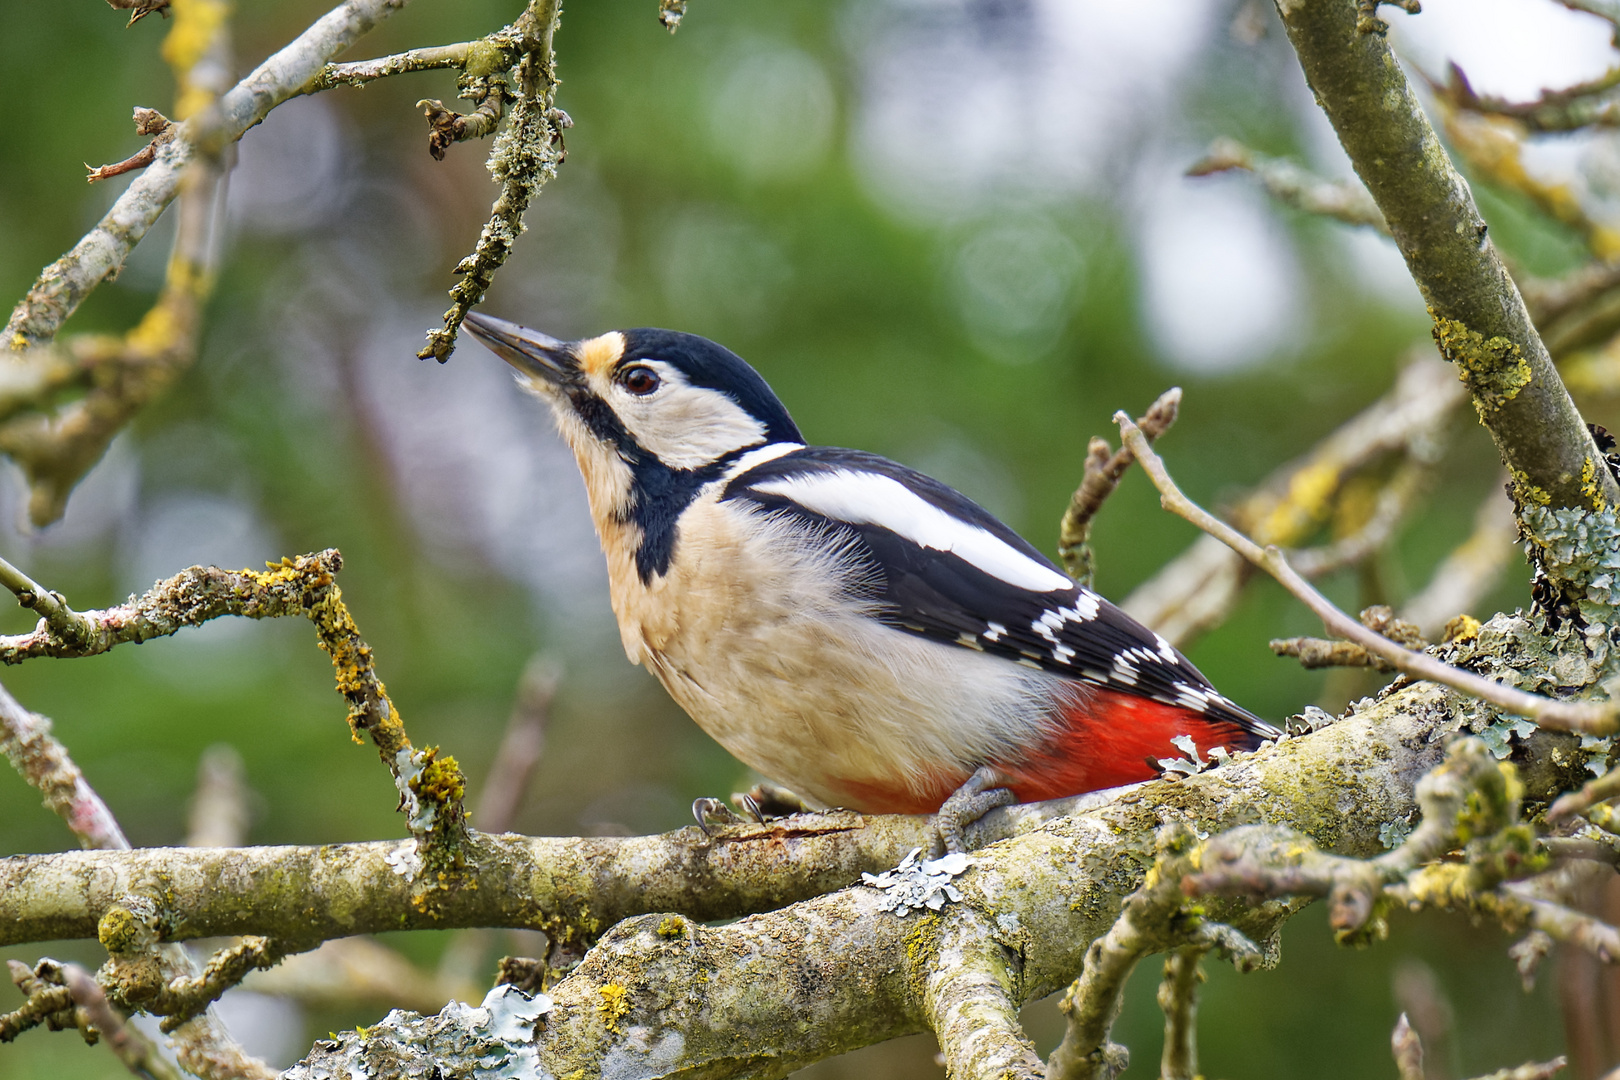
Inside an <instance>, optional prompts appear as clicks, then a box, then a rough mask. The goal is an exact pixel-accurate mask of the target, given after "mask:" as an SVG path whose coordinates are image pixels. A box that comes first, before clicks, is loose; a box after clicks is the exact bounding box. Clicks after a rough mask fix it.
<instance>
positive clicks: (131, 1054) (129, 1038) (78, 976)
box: [62, 964, 181, 1080]
mask: <svg viewBox="0 0 1620 1080" xmlns="http://www.w3.org/2000/svg"><path fill="white" fill-rule="evenodd" d="M62 981H63V982H64V983H65V984H66V986H67V988H68V993H70V994H71V995H72V996H73V1006H74V1010H75V1012H76V1013H77V1014H78V1016H80V1017H82V1018H83V1022H84V1026H86V1027H88V1028H90V1029H91V1030H92V1031H93V1032H94V1033H95V1034H96V1035H97V1036H99V1038H100V1039H101V1040H104V1041H105V1042H106V1043H107V1048H108V1049H109V1050H111V1051H112V1052H113V1055H114V1056H116V1057H117V1058H118V1060H119V1061H121V1062H123V1064H124V1068H126V1069H128V1070H129V1071H130V1072H132V1073H134V1074H135V1075H136V1076H139V1077H143V1078H146V1080H181V1076H180V1071H179V1070H178V1069H176V1068H175V1067H174V1066H173V1065H171V1064H169V1060H168V1058H166V1057H164V1056H163V1055H162V1053H160V1052H159V1051H158V1048H157V1046H156V1045H154V1044H153V1043H152V1041H151V1040H150V1039H148V1038H147V1037H146V1036H145V1035H143V1034H141V1033H140V1032H139V1031H137V1030H136V1029H135V1028H133V1027H130V1026H129V1025H128V1024H126V1023H125V1022H124V1018H123V1017H122V1016H120V1015H118V1012H117V1010H116V1009H114V1008H113V1007H112V1003H111V1002H109V1001H108V1000H107V994H106V992H105V991H103V990H102V988H101V984H100V983H98V982H97V981H96V980H95V976H93V975H91V974H90V973H89V972H88V971H86V970H84V969H83V968H81V967H79V965H77V964H63V965H62Z"/></svg>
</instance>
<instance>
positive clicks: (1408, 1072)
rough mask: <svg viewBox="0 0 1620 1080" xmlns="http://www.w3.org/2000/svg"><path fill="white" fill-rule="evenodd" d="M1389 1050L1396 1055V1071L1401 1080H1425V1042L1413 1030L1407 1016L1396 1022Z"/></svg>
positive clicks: (1403, 1015) (1403, 1014)
mask: <svg viewBox="0 0 1620 1080" xmlns="http://www.w3.org/2000/svg"><path fill="white" fill-rule="evenodd" d="M1389 1048H1390V1051H1391V1052H1392V1053H1393V1054H1394V1055H1395V1071H1396V1072H1398V1073H1399V1074H1400V1077H1401V1080H1424V1076H1423V1040H1422V1039H1420V1038H1418V1033H1417V1032H1415V1031H1413V1030H1412V1025H1411V1024H1410V1023H1409V1022H1408V1021H1407V1019H1406V1014H1405V1013H1401V1018H1400V1019H1399V1020H1397V1021H1395V1030H1394V1031H1393V1032H1391V1033H1390V1036H1389Z"/></svg>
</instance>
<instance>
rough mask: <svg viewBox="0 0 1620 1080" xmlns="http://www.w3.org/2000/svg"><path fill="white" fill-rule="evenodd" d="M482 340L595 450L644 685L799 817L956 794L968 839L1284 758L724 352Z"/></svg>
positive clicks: (644, 336) (1170, 662)
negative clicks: (1177, 775)
mask: <svg viewBox="0 0 1620 1080" xmlns="http://www.w3.org/2000/svg"><path fill="white" fill-rule="evenodd" d="M466 327H467V329H468V330H470V331H471V332H472V333H473V334H474V335H475V336H476V337H477V338H478V339H479V340H480V341H482V342H484V344H486V345H487V346H488V347H489V348H490V349H491V350H492V351H494V352H495V353H496V355H498V356H500V357H501V358H502V359H503V360H505V361H506V362H507V363H509V364H511V365H512V366H513V367H514V368H515V369H517V371H518V373H519V379H520V381H521V382H523V383H524V384H526V386H527V387H528V388H529V389H531V390H532V391H533V392H535V393H536V394H537V395H538V396H539V397H541V398H542V399H543V400H545V401H546V402H547V403H548V404H549V405H550V406H551V411H552V413H553V415H554V416H555V418H556V421H557V425H558V427H559V428H560V429H561V431H562V434H563V437H564V438H565V439H566V440H567V442H568V444H569V446H570V447H571V448H572V449H573V451H574V455H575V457H576V458H577V460H578V462H579V468H580V472H581V473H583V474H584V478H585V487H586V492H587V494H588V496H589V500H590V508H591V516H592V518H593V519H594V521H595V524H596V530H597V533H598V535H599V536H600V538H601V541H602V550H603V552H604V553H605V554H606V556H607V564H608V579H609V582H610V586H611V592H612V601H613V610H614V613H615V614H616V615H617V616H618V622H619V631H620V634H621V636H622V638H623V641H624V648H625V652H626V653H628V654H629V657H630V659H631V661H632V662H634V663H639V664H643V665H645V666H646V667H647V668H648V669H650V670H651V671H652V673H653V674H654V675H656V676H657V677H658V679H659V681H660V682H662V683H663V684H664V687H665V688H666V689H667V690H668V691H669V693H670V696H672V697H673V698H674V699H675V700H676V702H678V703H679V704H680V705H681V707H682V708H684V709H685V710H686V711H687V713H688V714H690V715H691V717H692V719H694V720H696V721H697V723H698V725H699V726H700V727H702V728H703V730H704V731H706V732H708V733H709V734H710V735H711V736H712V737H713V738H714V739H716V740H717V741H718V742H719V743H720V744H721V745H722V746H724V747H725V748H726V749H727V750H729V751H730V752H731V753H732V754H733V755H735V756H736V757H738V758H739V759H741V760H742V761H744V762H746V763H747V764H748V765H750V766H752V767H753V768H755V769H757V770H758V771H759V772H761V773H763V774H764V775H765V776H768V777H770V778H772V779H773V780H776V781H778V782H780V783H783V784H785V785H787V786H788V787H790V788H792V789H793V791H795V792H797V793H798V794H799V795H801V796H804V797H806V798H807V799H809V800H811V801H813V802H817V803H820V804H822V805H828V806H833V805H836V806H846V807H850V808H853V809H858V810H864V811H869V812H874V813H927V812H932V811H935V810H938V809H939V808H940V807H941V805H942V804H943V803H945V801H946V800H947V798H948V797H950V796H952V795H953V793H955V794H957V795H958V796H959V798H957V799H955V800H953V802H952V806H953V807H956V808H962V809H966V811H967V813H966V817H968V818H971V817H972V816H973V815H974V814H975V813H977V812H982V808H984V807H987V806H988V805H993V804H994V803H996V802H1000V801H1006V802H1011V801H1014V800H1016V801H1020V802H1032V801H1036V800H1041V799H1051V798H1058V797H1062V796H1066V795H1073V794H1078V793H1080V792H1085V791H1093V790H1097V789H1100V788H1107V787H1114V786H1117V785H1120V784H1127V783H1132V782H1135V781H1139V780H1146V779H1149V778H1151V777H1153V776H1154V775H1155V774H1156V773H1157V772H1158V770H1159V766H1158V765H1157V764H1156V762H1157V760H1158V759H1160V758H1166V757H1180V756H1183V751H1182V750H1181V749H1178V748H1177V747H1176V746H1175V745H1174V744H1173V743H1172V739H1176V738H1177V737H1179V736H1188V737H1191V739H1192V740H1193V743H1194V745H1195V746H1196V747H1197V748H1198V750H1199V751H1200V752H1202V753H1208V752H1209V751H1210V750H1211V749H1213V748H1216V747H1224V748H1226V749H1227V750H1228V751H1237V750H1246V749H1253V748H1254V747H1255V746H1257V745H1258V744H1259V743H1260V742H1261V741H1262V740H1265V739H1269V738H1275V737H1276V736H1277V735H1278V732H1277V731H1276V729H1275V728H1273V727H1272V726H1271V725H1269V724H1267V723H1266V722H1264V721H1263V720H1260V719H1259V718H1258V717H1256V716H1254V715H1253V714H1251V713H1249V712H1247V711H1246V710H1244V709H1242V708H1240V707H1239V706H1237V705H1235V704H1233V703H1232V702H1231V701H1229V700H1227V699H1226V698H1225V697H1223V696H1221V694H1219V693H1218V692H1217V691H1216V690H1215V688H1214V687H1213V686H1211V685H1210V683H1209V680H1208V679H1206V678H1204V676H1203V675H1202V674H1200V673H1199V672H1198V669H1196V668H1195V667H1193V665H1192V664H1191V663H1190V662H1189V661H1188V660H1187V658H1186V657H1184V656H1182V655H1181V654H1180V653H1179V652H1177V651H1176V650H1175V649H1174V648H1173V647H1172V646H1171V645H1170V643H1169V642H1168V641H1166V640H1165V639H1164V638H1163V637H1162V636H1160V635H1158V634H1156V633H1154V632H1153V631H1151V630H1149V629H1147V628H1146V627H1144V626H1142V625H1141V624H1139V623H1137V622H1136V621H1135V620H1133V619H1132V618H1131V617H1130V616H1128V615H1126V614H1125V613H1124V612H1122V611H1120V610H1119V609H1118V608H1116V607H1115V606H1114V605H1113V604H1110V603H1109V602H1108V601H1107V600H1105V599H1103V598H1102V597H1101V596H1099V595H1098V594H1097V593H1095V592H1093V591H1091V590H1090V589H1086V588H1082V587H1080V586H1078V585H1076V584H1075V582H1074V581H1073V580H1071V579H1070V578H1069V577H1068V576H1066V575H1065V574H1064V573H1063V572H1062V571H1060V570H1059V569H1058V568H1057V567H1056V566H1054V565H1053V564H1052V563H1051V562H1050V561H1049V560H1047V559H1046V558H1045V557H1044V556H1042V555H1041V554H1040V552H1039V551H1037V550H1036V549H1035V548H1034V547H1032V546H1031V545H1030V544H1028V543H1027V542H1026V541H1024V540H1023V539H1022V538H1021V537H1020V536H1018V534H1017V533H1015V532H1013V531H1012V530H1011V529H1009V528H1008V527H1007V526H1006V525H1003V524H1002V523H1001V522H1000V521H998V520H996V518H994V517H993V516H991V515H990V514H989V513H988V512H987V511H985V510H984V509H982V508H981V507H979V506H978V505H977V504H975V503H974V502H972V501H971V500H969V499H968V498H966V497H965V496H963V495H961V494H959V493H958V492H956V491H954V490H952V489H951V488H949V487H947V486H945V485H944V484H941V483H939V482H938V481H936V480H932V479H930V478H929V477H927V476H924V475H922V474H921V473H918V472H915V471H914V470H912V469H908V468H906V467H905V466H904V465H899V464H897V463H895V462H893V461H889V460H886V459H885V458H881V457H878V456H876V455H874V454H867V453H863V452H861V451H859V450H840V449H835V448H832V447H824V446H808V445H806V444H805V441H804V438H803V436H801V435H800V434H799V429H798V427H796V426H795V425H794V423H793V419H792V418H791V417H790V416H789V415H788V412H787V410H786V409H785V408H783V406H782V403H781V402H780V401H778V400H777V398H776V395H775V394H773V393H772V392H771V389H770V387H769V386H767V385H766V383H765V380H764V379H762V378H761V377H760V376H759V374H758V373H757V372H755V371H754V369H753V368H751V367H749V366H748V364H746V363H745V362H744V361H743V360H742V359H741V358H739V357H738V356H736V355H735V354H733V353H731V352H730V351H728V350H727V349H725V348H723V347H721V346H719V345H717V344H715V343H714V342H712V341H708V340H706V339H704V338H701V337H697V336H695V335H692V334H683V333H678V332H675V331H671V330H651V329H640V330H622V331H613V332H610V333H606V334H603V335H601V336H599V337H593V338H587V339H585V340H581V341H575V342H563V341H558V340H556V339H554V338H551V337H548V336H546V335H545V334H542V333H538V332H536V331H534V330H530V329H528V328H526V327H523V326H519V325H517V324H515V323H510V322H506V321H504V320H502V319H496V318H491V317H489V316H485V315H479V314H476V313H475V314H472V315H469V316H467V320H466ZM991 790H993V791H997V792H1003V793H1004V792H1010V793H1011V794H1010V795H1005V794H1002V795H1000V796H999V797H998V796H996V795H981V794H980V793H981V792H987V791H991ZM948 809H949V808H948ZM943 818H944V815H942V831H944V832H945V833H946V836H947V840H948V842H953V841H954V837H953V833H955V831H956V830H955V829H954V828H946V827H945V825H944V821H943ZM953 846H954V843H953Z"/></svg>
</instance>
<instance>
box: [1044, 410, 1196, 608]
mask: <svg viewBox="0 0 1620 1080" xmlns="http://www.w3.org/2000/svg"><path fill="white" fill-rule="evenodd" d="M1180 408H1181V387H1179V386H1173V387H1171V388H1170V389H1169V390H1166V391H1165V392H1164V393H1163V394H1161V395H1159V400H1157V401H1155V402H1154V403H1153V404H1152V405H1151V406H1150V407H1149V408H1148V411H1147V412H1146V413H1145V414H1143V415H1142V416H1141V417H1140V418H1139V419H1138V420H1137V421H1136V425H1137V427H1139V428H1141V429H1142V434H1143V435H1144V436H1145V437H1146V438H1147V440H1148V441H1149V442H1152V441H1153V440H1154V439H1157V438H1158V437H1159V436H1160V435H1162V434H1164V433H1165V432H1166V431H1168V430H1169V429H1170V425H1171V424H1174V423H1175V422H1176V412H1177V410H1179V409H1180ZM1131 460H1132V459H1131V452H1130V451H1129V450H1127V449H1125V448H1123V447H1121V448H1120V449H1119V450H1117V451H1114V450H1112V448H1110V447H1109V445H1108V441H1107V440H1106V439H1097V438H1093V439H1092V440H1091V444H1090V446H1088V447H1087V450H1086V463H1085V472H1084V479H1082V480H1081V481H1080V486H1079V487H1078V488H1076V489H1075V492H1074V495H1073V496H1072V497H1070V499H1069V507H1068V509H1067V510H1065V511H1064V512H1063V520H1062V522H1060V523H1059V525H1058V557H1059V558H1060V559H1062V560H1063V569H1064V570H1066V571H1067V572H1068V574H1069V576H1070V577H1072V578H1074V579H1075V580H1076V581H1078V582H1079V583H1080V584H1082V585H1084V586H1086V587H1087V588H1090V587H1091V585H1092V578H1093V577H1094V576H1095V574H1096V567H1095V565H1094V561H1095V560H1094V557H1093V552H1092V550H1091V522H1092V519H1093V518H1095V517H1096V515H1097V511H1098V510H1100V509H1102V504H1103V501H1104V500H1105V499H1107V498H1108V496H1110V495H1112V494H1113V493H1114V489H1115V488H1117V487H1118V486H1119V480H1120V477H1122V476H1124V475H1125V470H1126V469H1128V468H1130V465H1131Z"/></svg>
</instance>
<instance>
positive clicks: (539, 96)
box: [416, 0, 573, 363]
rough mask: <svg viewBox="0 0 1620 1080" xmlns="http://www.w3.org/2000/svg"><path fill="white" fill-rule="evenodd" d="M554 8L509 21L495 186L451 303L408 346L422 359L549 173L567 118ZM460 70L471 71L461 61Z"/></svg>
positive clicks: (449, 344) (450, 342) (443, 352)
mask: <svg viewBox="0 0 1620 1080" xmlns="http://www.w3.org/2000/svg"><path fill="white" fill-rule="evenodd" d="M560 16H561V4H560V3H559V0H530V3H529V5H528V7H527V8H525V9H524V12H523V14H522V15H521V16H519V18H518V20H517V21H516V22H515V23H513V25H512V29H513V31H514V32H515V33H516V35H517V40H518V42H519V44H520V47H521V49H522V59H521V61H519V62H518V65H517V86H516V96H515V100H514V101H513V103H512V106H511V109H510V110H509V111H508V113H507V121H506V125H505V127H503V128H502V129H501V131H500V133H499V134H498V135H497V136H496V137H495V146H494V149H493V150H492V151H491V152H490V156H489V171H490V172H491V173H492V174H493V175H494V177H495V179H496V180H497V181H498V182H499V183H500V185H501V193H500V195H498V196H497V197H496V199H495V205H494V206H492V207H491V208H490V215H489V221H488V222H486V223H485V225H484V228H483V231H482V232H481V233H480V234H479V237H478V244H477V246H476V247H475V248H474V249H473V253H472V254H471V255H468V256H467V257H466V258H465V259H462V260H461V262H459V263H457V264H456V269H455V272H456V273H457V274H459V275H461V280H460V281H458V282H457V283H456V284H455V285H454V286H453V287H452V288H451V289H450V300H451V304H450V309H449V310H448V311H446V312H445V313H444V326H442V327H440V328H439V329H436V330H430V331H428V341H427V345H426V346H424V347H423V349H422V350H421V351H420V352H418V353H417V354H416V355H417V356H418V357H420V358H421V359H423V360H427V359H429V358H432V359H435V360H438V361H439V362H440V363H443V362H445V361H446V360H448V359H449V358H450V353H451V352H452V351H454V349H455V346H456V335H457V333H458V332H459V331H460V329H461V320H462V319H463V318H465V317H466V314H467V312H468V311H470V310H472V308H473V305H475V304H477V303H478V302H479V301H480V300H482V299H483V298H484V292H485V291H486V290H487V289H488V288H489V286H490V283H491V282H492V281H493V280H494V278H495V272H496V271H497V270H499V269H500V268H501V266H502V264H504V263H505V262H506V258H507V256H508V255H510V254H511V252H512V245H513V244H514V243H515V242H516V241H517V238H518V236H519V235H520V234H521V233H522V232H523V229H524V224H523V215H524V212H525V211H527V210H528V207H529V203H530V202H531V201H532V200H533V199H534V197H535V195H536V194H538V193H539V191H540V188H541V187H542V186H544V185H545V183H546V182H547V181H548V180H550V179H551V178H552V177H554V176H556V174H557V166H558V165H560V164H561V163H562V159H563V153H564V152H563V131H564V130H565V129H566V128H568V127H570V126H571V125H572V123H573V121H571V120H569V119H568V117H567V114H566V113H563V112H561V111H559V110H557V109H555V108H553V99H554V97H555V95H556V92H557V75H556V57H555V55H554V54H553V52H552V38H553V36H554V35H555V34H556V31H557V22H558V19H559V18H560ZM468 74H473V72H472V71H471V70H470V69H469V72H468Z"/></svg>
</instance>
